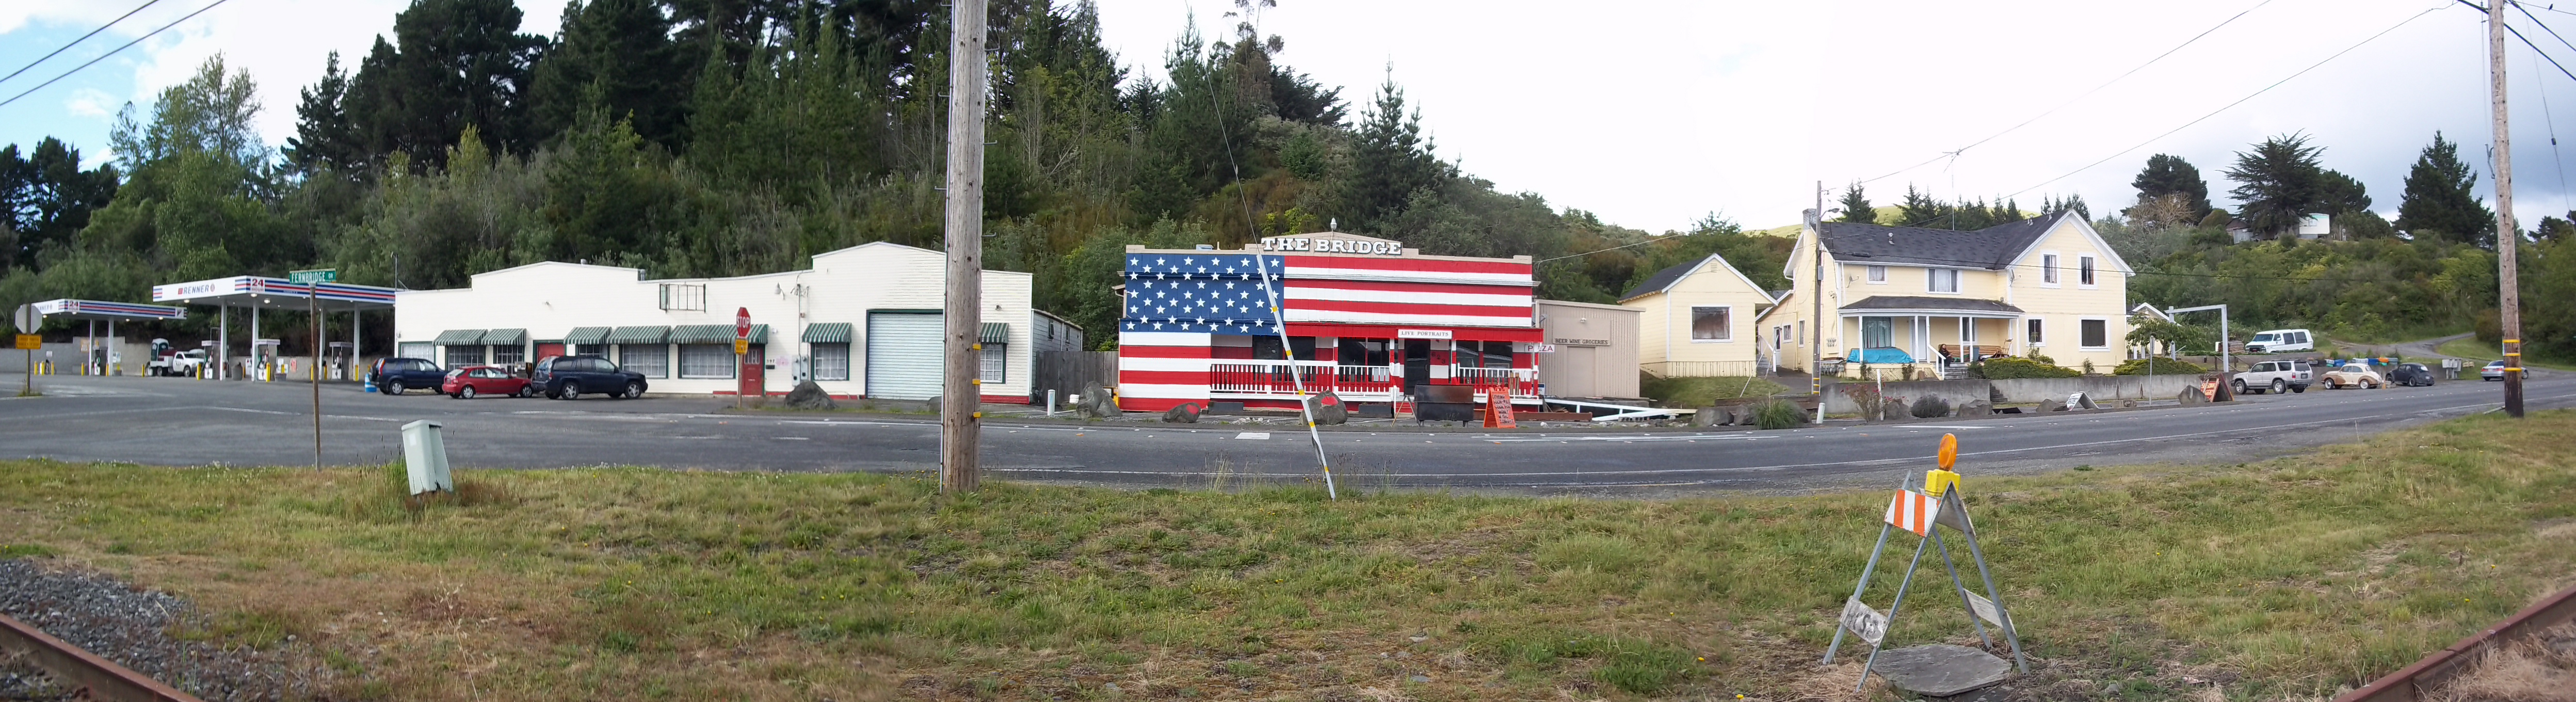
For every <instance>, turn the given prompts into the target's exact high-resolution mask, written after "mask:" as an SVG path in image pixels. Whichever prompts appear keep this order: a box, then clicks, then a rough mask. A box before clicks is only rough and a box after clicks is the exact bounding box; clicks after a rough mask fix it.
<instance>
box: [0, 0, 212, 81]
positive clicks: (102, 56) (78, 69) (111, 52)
mask: <svg viewBox="0 0 2576 702" xmlns="http://www.w3.org/2000/svg"><path fill="white" fill-rule="evenodd" d="M227 2H232V0H215V2H214V3H213V4H210V5H207V6H205V7H201V8H197V11H196V12H190V13H188V16H186V17H181V18H178V19H175V20H171V21H170V23H169V24H165V25H161V28H160V29H155V30H152V31H150V32H146V33H144V35H143V36H139V37H135V38H134V41H129V42H126V43H125V45H124V46H119V47H116V48H114V49H109V50H108V51H107V53H104V54H99V55H98V58H94V59H90V60H89V63H84V64H81V65H78V66H73V67H72V69H71V70H68V71H64V72H63V74H62V75H59V76H54V78H53V80H48V81H45V82H43V83H38V84H36V87H33V88H28V89H27V91H26V92H22V93H19V94H17V95H13V96H10V98H9V99H7V100H0V107H8V106H9V103H13V102H17V101H18V98H22V97H26V96H27V95H28V94H30V93H34V92H36V91H38V90H43V89H45V86H48V85H53V84H54V81H58V80H62V79H64V78H70V77H71V76H72V74H74V73H79V72H81V69H84V68H88V67H90V66H91V65H92V64H96V63H98V62H100V61H105V60H107V57H109V56H115V55H116V53H117V52H119V51H124V50H126V49H128V48H132V47H133V46H134V45H136V44H141V43H143V40H145V39H150V38H152V37H153V35H157V34H160V33H161V32H162V31H163V30H167V29H169V28H171V27H176V26H179V23H180V22H186V21H188V20H189V19H192V18H195V17H196V16H197V15H202V14H205V13H206V11H207V10H212V9H215V6H216V5H222V4H224V3H227Z"/></svg>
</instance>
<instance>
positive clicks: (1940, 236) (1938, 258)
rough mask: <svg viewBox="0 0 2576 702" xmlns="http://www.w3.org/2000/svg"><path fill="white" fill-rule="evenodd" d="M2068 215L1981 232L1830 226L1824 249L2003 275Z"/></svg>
mask: <svg viewBox="0 0 2576 702" xmlns="http://www.w3.org/2000/svg"><path fill="white" fill-rule="evenodd" d="M2064 216H2066V213H2064V212H2060V213H2057V214H2053V215H2042V216H2039V217H2036V218H2032V219H2025V220H2022V221H2019V222H2010V223H2005V224H1998V225H1995V226H1991V227H1987V228H1984V229H1979V230H1976V231H1965V232H1961V231H1951V230H1948V229H1926V228H1922V227H1887V226H1880V225H1876V224H1852V223H1845V222H1826V223H1825V224H1824V226H1823V228H1822V230H1821V232H1820V233H1821V234H1822V236H1823V238H1824V241H1825V249H1826V250H1829V251H1832V252H1833V254H1834V257H1835V258H1839V259H1841V260H1842V262H1844V263H1857V264H1864V265H1865V264H1871V263H1898V264H1912V265H1929V266H1957V267H1961V268H1984V269H1987V270H2002V269H2003V267H2004V266H2007V265H2011V264H2012V258H2013V257H2014V256H2017V255H2020V254H2021V252H2022V251H2023V250H2024V249H2028V248H2030V244H2031V242H2033V241H2038V240H2039V237H2040V235H2042V234H2046V233H2047V232H2048V228H2049V227H2051V226H2054V225H2056V224H2057V220H2058V218H2060V217H2064Z"/></svg>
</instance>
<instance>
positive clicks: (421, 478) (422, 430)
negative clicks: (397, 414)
mask: <svg viewBox="0 0 2576 702" xmlns="http://www.w3.org/2000/svg"><path fill="white" fill-rule="evenodd" d="M441 426H444V425H441V424H439V423H437V422H433V421H429V420H426V419H423V420H420V421H417V422H412V423H410V424H405V425H403V427H402V443H403V468H404V469H405V471H406V472H408V473H410V474H411V494H414V495H418V494H421V493H426V492H437V491H440V490H445V491H447V492H449V493H454V492H456V481H455V480H454V479H452V478H450V477H449V476H448V474H447V440H446V439H445V438H444V435H443V434H442V433H441V432H440V430H439V427H441Z"/></svg>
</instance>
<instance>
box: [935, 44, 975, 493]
mask: <svg viewBox="0 0 2576 702" xmlns="http://www.w3.org/2000/svg"><path fill="white" fill-rule="evenodd" d="M986 60H987V59H986V58H985V56H984V0H955V2H954V3H952V4H951V5H950V6H949V17H948V294H947V300H946V305H945V306H944V312H945V314H943V315H942V317H943V318H944V320H945V321H946V324H947V327H948V328H947V330H946V331H947V334H948V348H947V351H948V353H947V359H946V361H947V364H946V365H947V367H946V369H945V376H944V379H945V382H944V383H943V384H942V388H943V389H942V390H941V391H940V393H939V490H940V491H941V492H948V493H958V492H974V491H975V488H976V486H977V484H978V483H980V482H981V480H982V475H983V472H982V469H981V468H980V467H979V466H978V465H977V464H976V456H975V448H976V447H975V442H976V440H977V437H978V436H980V435H981V434H982V431H981V430H982V423H983V413H981V412H977V411H975V408H976V407H977V406H979V404H978V403H980V402H982V400H983V390H984V388H983V382H984V381H983V380H982V379H980V378H978V377H976V376H977V375H978V374H979V373H980V372H981V371H982V365H983V356H984V354H983V350H984V345H983V344H982V343H980V340H981V338H982V332H983V326H984V325H983V320H984V318H983V306H984V296H983V290H984V89H985V86H984V82H985V81H984V72H985V70H986V69H987V66H986Z"/></svg>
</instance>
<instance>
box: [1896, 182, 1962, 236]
mask: <svg viewBox="0 0 2576 702" xmlns="http://www.w3.org/2000/svg"><path fill="white" fill-rule="evenodd" d="M1896 213H1897V215H1898V217H1899V218H1901V219H1904V220H1905V221H1904V222H1900V223H1899V224H1900V225H1901V226H1907V227H1935V226H1937V227H1941V228H1945V229H1946V228H1948V227H1949V225H1948V224H1947V223H1946V220H1948V219H1949V215H1950V206H1949V205H1947V204H1944V203H1942V202H1941V201H1940V200H1935V199H1933V198H1932V195H1931V194H1930V193H1926V192H1923V191H1920V190H1916V189H1914V184H1913V183H1907V184H1905V201H1904V202H1901V203H1898V204H1897V205H1896Z"/></svg>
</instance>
